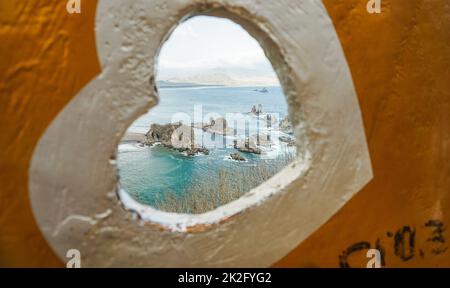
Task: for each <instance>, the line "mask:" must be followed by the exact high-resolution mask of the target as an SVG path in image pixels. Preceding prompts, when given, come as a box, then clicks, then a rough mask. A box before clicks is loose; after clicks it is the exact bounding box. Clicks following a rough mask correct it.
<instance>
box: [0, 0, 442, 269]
mask: <svg viewBox="0 0 450 288" xmlns="http://www.w3.org/2000/svg"><path fill="white" fill-rule="evenodd" d="M94 2H95V1H89V2H85V3H84V6H83V14H81V15H72V16H70V17H68V16H67V14H65V3H62V1H61V2H58V3H55V2H53V1H27V2H20V3H14V2H12V1H8V2H7V1H3V2H1V3H0V8H1V9H0V11H2V12H1V14H0V21H1V24H2V25H1V28H0V37H1V43H2V45H1V46H0V49H1V51H0V55H2V56H1V57H0V65H1V68H2V69H0V76H1V78H0V79H2V80H1V83H0V93H1V98H0V99H1V105H0V110H1V113H0V123H1V127H2V128H1V131H2V133H1V136H0V148H1V149H0V161H1V162H0V163H1V166H0V170H1V173H0V183H1V184H2V190H1V191H0V199H1V201H0V224H1V225H0V266H60V265H62V263H61V261H60V260H58V259H57V257H55V255H54V254H53V253H52V251H51V249H50V246H49V245H48V244H47V242H46V241H45V240H44V238H43V237H42V235H41V234H40V232H39V229H38V227H37V226H36V223H35V220H34V218H33V214H32V211H31V207H30V204H29V203H30V202H29V196H28V187H27V186H28V167H29V165H30V161H31V157H32V155H33V150H34V149H35V146H36V144H37V142H38V140H39V138H40V137H41V136H42V135H43V133H44V130H45V129H46V127H47V126H48V125H49V124H50V123H51V122H52V121H53V120H54V119H55V117H56V114H57V113H58V112H59V111H61V109H62V108H63V107H64V106H65V105H66V104H67V103H68V101H70V100H71V99H72V98H73V97H74V96H75V95H76V94H77V93H78V91H79V90H80V89H81V88H83V87H84V86H85V85H86V84H87V83H88V82H89V81H91V80H92V79H93V78H94V77H95V76H96V75H98V74H99V73H100V66H99V65H98V63H97V52H96V49H95V45H94V44H95V40H94V33H93V32H94V31H93V27H94V12H95V6H96V3H94ZM324 4H325V6H326V8H327V10H328V13H329V14H330V16H331V18H332V20H333V23H334V26H335V29H336V31H337V33H338V35H339V40H340V43H341V45H342V47H343V48H344V52H345V56H346V58H347V61H348V64H349V66H350V70H351V73H352V77H353V81H354V84H355V88H356V91H357V94H358V99H359V103H360V106H361V110H362V115H363V120H364V125H365V131H366V135H367V138H368V144H369V151H370V156H371V160H372V164H373V172H374V179H373V180H372V181H371V182H370V183H369V184H368V185H367V186H365V187H364V188H363V189H362V190H361V191H360V192H359V193H358V194H357V195H356V196H354V197H353V198H352V199H351V200H350V201H349V202H348V203H347V204H346V205H345V206H344V207H343V208H342V209H340V210H339V212H338V213H337V214H336V215H334V216H333V217H332V218H331V219H330V220H329V221H328V222H327V223H326V224H325V225H323V226H322V227H321V228H320V229H318V231H316V232H315V233H313V234H312V235H310V236H309V237H308V238H307V239H306V240H305V241H303V242H302V243H301V244H300V245H299V246H297V247H296V248H294V249H292V251H291V252H290V253H289V254H288V255H287V256H286V257H284V258H282V259H281V260H279V261H278V262H277V263H275V266H280V267H286V266H320V267H322V266H332V267H333V266H334V267H335V266H338V265H339V257H338V256H339V255H341V254H342V252H343V251H344V250H346V249H347V248H348V247H350V246H351V245H352V244H354V243H358V242H361V241H367V242H368V243H369V244H370V245H371V246H375V245H376V244H377V242H378V243H381V244H382V247H383V248H384V252H385V255H386V257H385V258H386V265H387V266H390V267H395V266H430V267H432V266H450V257H449V255H448V253H449V252H448V251H447V252H443V253H434V252H433V250H434V251H435V252H436V251H438V250H436V246H434V245H438V246H437V247H440V246H439V245H440V244H439V243H433V242H432V241H428V239H429V238H430V235H431V234H430V232H433V231H436V229H430V228H433V226H430V225H425V224H430V223H431V224H433V223H434V224H436V223H437V222H436V221H441V222H442V223H443V224H445V225H448V223H449V222H450V217H449V215H448V211H449V208H450V199H449V194H448V191H449V190H450V179H449V176H448V175H449V174H450V173H449V172H450V169H449V167H450V166H449V164H448V163H450V159H449V158H450V155H449V145H448V143H449V136H450V135H449V134H450V129H449V123H450V119H449V117H450V115H449V114H448V111H449V110H450V109H449V108H450V103H449V99H450V95H449V91H450V87H449V85H450V84H449V83H448V79H449V78H450V77H449V76H450V75H449V70H448V67H449V64H450V47H449V43H450V29H448V27H449V25H450V8H449V4H448V1H445V0H442V1H437V0H436V1H383V13H382V14H381V15H369V14H367V13H366V10H365V4H366V1H363V0H353V1H352V0H350V1H348V0H346V1H336V0H333V1H324ZM273 5H276V4H273ZM289 5H292V4H289ZM289 5H288V6H289ZM166 8H167V5H163V6H161V9H166ZM291 8H292V7H291ZM294 8H295V7H294ZM278 18H280V17H278ZM274 21H279V20H274ZM23 43H30V44H31V45H23ZM266 48H267V47H266ZM125 50H126V46H125ZM269 56H271V59H272V60H274V59H275V58H276V55H275V56H274V55H269ZM104 60H105V59H102V60H101V63H103V64H105V62H104ZM289 60H290V59H289ZM275 61H277V60H276V59H275ZM290 63H291V62H290ZM103 67H105V66H103ZM278 72H279V71H278ZM283 84H286V83H283ZM130 101H132V100H130ZM290 104H292V103H290ZM111 105H114V103H112V104H111ZM291 113H292V111H291ZM125 114H126V113H125ZM125 114H124V115H125ZM113 120H114V119H113ZM127 121H131V120H130V119H129V120H127ZM55 141H59V140H57V139H55ZM80 157H86V155H80ZM107 160H109V159H105V161H107ZM68 165H76V163H69V164H68ZM344 167H345V166H344ZM78 171H79V170H78ZM79 172H81V173H88V172H87V171H84V172H83V171H79ZM42 177H49V178H51V175H42ZM56 188H57V189H59V190H60V191H61V193H67V191H66V190H65V189H64V187H56ZM105 189H106V188H105ZM299 191H301V189H299ZM63 198H64V197H63ZM107 201H111V203H115V202H114V195H112V197H111V200H102V199H100V200H99V203H102V204H101V205H104V206H105V207H111V208H108V209H110V210H108V209H106V210H99V211H98V213H96V214H92V215H90V216H89V217H90V218H83V217H79V216H76V215H75V216H73V217H74V218H73V219H75V221H77V220H79V221H81V222H83V221H84V222H86V223H87V224H88V225H92V224H94V226H96V227H98V228H99V229H97V228H96V229H92V231H89V232H88V233H87V235H86V236H85V240H84V241H85V242H84V243H83V244H86V243H89V245H88V247H86V252H85V253H88V255H94V254H95V255H97V256H96V259H94V258H93V259H92V261H93V262H91V263H87V264H92V263H94V264H95V263H98V262H97V261H103V260H105V261H104V262H102V263H103V264H104V265H119V264H125V262H120V263H118V262H115V260H117V259H112V260H111V259H109V258H108V259H107V258H106V255H105V254H102V253H103V252H104V251H103V250H102V248H103V246H104V243H105V242H104V241H107V243H115V244H117V245H115V246H114V248H115V249H117V250H120V249H121V248H122V246H121V245H127V248H130V247H134V249H135V250H133V251H131V252H135V253H129V254H128V255H127V256H128V257H130V260H129V261H130V262H133V263H137V264H140V263H142V262H139V261H136V262H134V261H133V260H132V259H133V258H134V257H137V258H139V256H140V255H143V254H147V253H156V254H158V253H162V254H160V255H164V253H163V252H164V251H162V250H159V248H160V247H155V246H152V245H148V244H151V243H147V245H146V243H144V242H140V239H139V238H132V239H131V241H130V239H129V238H128V239H127V240H128V241H129V242H128V243H130V245H128V244H124V243H122V242H121V241H120V240H121V239H120V237H122V236H119V238H118V237H117V236H116V235H117V230H116V229H115V227H114V226H113V225H108V221H111V219H112V218H114V217H113V215H114V214H115V213H122V212H120V211H121V210H119V209H120V207H116V206H114V205H115V204H106V203H107ZM69 206H70V204H65V205H62V207H69ZM260 208H262V207H259V208H255V210H257V209H260ZM318 211H321V210H320V208H318ZM60 213H66V212H65V211H61V212H60ZM267 214H269V215H271V214H270V213H267ZM123 216H124V217H123V218H120V219H119V220H120V221H122V223H119V224H120V225H124V226H125V227H129V226H127V225H129V224H130V223H135V222H133V221H134V220H133V219H130V218H131V217H130V216H129V214H124V215H123ZM271 216H272V217H273V216H274V215H271ZM55 217H57V214H56V215H55ZM70 219H72V218H70ZM70 219H69V220H70ZM80 219H81V220H80ZM69 220H67V221H69ZM308 220H309V219H308ZM429 220H434V222H429ZM319 222H320V221H319ZM230 223H232V222H229V221H227V222H225V223H224V226H219V227H218V228H217V229H218V230H219V232H220V230H221V229H226V227H227V226H226V225H232V224H230ZM97 224H101V225H99V226H101V227H99V226H97ZM114 224H115V225H116V224H118V223H114ZM297 224H298V225H299V226H298V227H300V228H302V227H308V225H310V224H309V223H305V221H304V219H298V223H297ZM59 227H60V228H63V227H64V226H59ZM133 227H134V226H133ZM298 227H296V228H294V229H298ZM405 227H410V229H414V231H415V237H416V238H415V240H416V241H415V247H414V249H413V251H414V252H415V254H414V255H413V257H405V255H404V254H405V251H399V249H395V248H396V247H397V248H398V245H397V246H395V245H394V244H398V243H397V242H398V241H394V239H392V238H393V237H391V236H389V235H390V234H389V233H387V232H392V234H393V235H395V236H396V235H401V236H402V237H403V238H406V236H408V237H409V236H410V235H407V234H405V233H401V232H405V231H406V232H408V229H404V228H405ZM434 227H435V226H434ZM139 228H140V229H144V228H147V227H139ZM132 229H138V227H136V228H132ZM132 229H130V230H132ZM52 232H55V231H52ZM56 232H58V233H56V235H58V234H59V233H63V232H64V229H59V230H57V231H56ZM120 232H122V233H123V232H124V231H120ZM125 232H126V233H125V235H124V236H123V237H124V238H122V239H125V238H126V237H127V235H130V234H131V233H134V232H133V231H125ZM166 232H167V231H166ZM166 232H161V233H166ZM219 232H217V233H219ZM399 232H400V234H399ZM44 233H46V232H45V231H44ZM119 234H121V233H119ZM294 234H295V233H294ZM308 234H309V233H308ZM410 234H411V233H410ZM191 235H194V234H188V235H187V236H186V235H181V236H180V237H172V239H171V241H170V243H169V245H171V250H175V251H171V253H172V254H173V255H182V257H183V258H185V259H188V258H189V257H192V255H189V253H190V251H189V250H188V249H183V245H185V244H184V243H185V242H188V241H189V240H190V239H191ZM289 236H290V235H289V234H288V235H282V236H280V237H277V238H274V239H272V240H273V241H270V242H269V243H267V245H262V246H260V247H258V248H259V249H260V251H261V253H262V252H264V251H266V250H267V251H273V250H272V249H273V247H272V246H275V245H278V244H279V243H280V247H282V246H283V245H285V244H284V242H285V239H286V238H289ZM443 237H447V239H448V237H449V236H448V232H446V231H445V232H444V233H443ZM395 238H398V237H395ZM105 239H110V240H105ZM111 239H112V240H111ZM275 239H276V241H275ZM186 240H187V241H186ZM400 240H402V239H400ZM403 240H404V239H403ZM393 242H394V243H393ZM203 244H204V245H205V246H206V247H205V249H210V250H211V251H213V250H214V248H216V247H221V246H223V243H221V242H220V239H219V240H218V241H215V242H209V243H203ZM228 245H229V246H232V245H234V243H233V242H229V243H228ZM433 248H434V249H433ZM83 249H84V248H82V249H81V250H83ZM400 250H401V249H400ZM83 251H84V250H83ZM106 252H107V251H106ZM83 253H84V252H83ZM218 253H220V251H218ZM406 253H410V251H409V250H408V251H406ZM364 254H365V253H363V254H360V255H355V256H352V259H350V260H351V261H350V262H351V264H352V265H365V262H364V261H367V260H365V259H364V257H363V256H364ZM410 254H411V253H410ZM216 255H218V254H214V253H213V254H212V255H211V257H212V258H214V257H216ZM361 255H362V257H361ZM223 256H225V257H227V255H223ZM228 256H229V258H232V257H234V255H228ZM273 256H274V255H269V256H268V258H271V257H273ZM406 256H410V255H406ZM103 257H104V259H102V258H103ZM168 259H170V257H168ZM253 260H254V259H253ZM341 260H342V258H341ZM250 261H252V259H250ZM194 264H195V263H194ZM218 265H220V263H219V264H218Z"/></svg>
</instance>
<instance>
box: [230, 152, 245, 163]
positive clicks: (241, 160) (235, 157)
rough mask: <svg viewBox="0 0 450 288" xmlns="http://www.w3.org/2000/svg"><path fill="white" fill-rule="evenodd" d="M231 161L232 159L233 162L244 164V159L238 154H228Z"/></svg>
mask: <svg viewBox="0 0 450 288" xmlns="http://www.w3.org/2000/svg"><path fill="white" fill-rule="evenodd" d="M230 157H231V159H233V160H234V161H239V162H244V161H245V160H246V159H245V158H244V156H242V155H241V154H239V153H231V154H230Z"/></svg>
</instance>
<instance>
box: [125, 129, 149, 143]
mask: <svg viewBox="0 0 450 288" xmlns="http://www.w3.org/2000/svg"><path fill="white" fill-rule="evenodd" d="M144 139H145V133H138V132H128V131H127V132H125V135H124V136H123V137H122V140H120V142H121V143H125V142H138V141H143V140H144Z"/></svg>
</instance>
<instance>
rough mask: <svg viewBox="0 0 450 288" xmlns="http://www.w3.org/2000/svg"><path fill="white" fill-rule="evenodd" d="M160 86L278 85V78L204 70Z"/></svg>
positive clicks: (176, 78)
mask: <svg viewBox="0 0 450 288" xmlns="http://www.w3.org/2000/svg"><path fill="white" fill-rule="evenodd" d="M158 83H159V84H158V85H164V86H159V87H195V86H277V85H279V82H278V79H276V78H274V77H270V76H264V75H261V76H247V75H237V74H232V73H225V72H217V71H204V72H202V73H195V74H194V73H189V74H187V73H186V74H184V75H180V76H176V77H171V78H169V79H165V80H164V81H158Z"/></svg>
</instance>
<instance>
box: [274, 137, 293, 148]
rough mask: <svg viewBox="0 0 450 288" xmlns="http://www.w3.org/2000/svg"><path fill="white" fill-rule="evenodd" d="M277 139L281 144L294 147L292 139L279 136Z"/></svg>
mask: <svg viewBox="0 0 450 288" xmlns="http://www.w3.org/2000/svg"><path fill="white" fill-rule="evenodd" d="M278 139H280V141H281V142H285V143H288V146H294V145H295V139H292V138H291V137H288V136H280V137H278Z"/></svg>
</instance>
